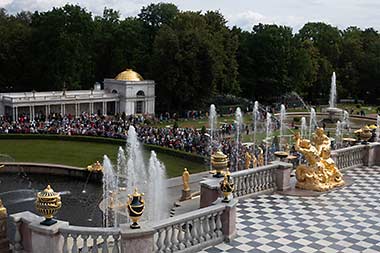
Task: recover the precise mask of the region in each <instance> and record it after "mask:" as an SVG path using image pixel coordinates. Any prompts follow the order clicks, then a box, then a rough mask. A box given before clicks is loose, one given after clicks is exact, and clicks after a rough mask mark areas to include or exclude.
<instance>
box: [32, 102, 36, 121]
mask: <svg viewBox="0 0 380 253" xmlns="http://www.w3.org/2000/svg"><path fill="white" fill-rule="evenodd" d="M32 114H33V118H32V119H34V118H35V117H36V111H35V108H34V105H33V106H32Z"/></svg>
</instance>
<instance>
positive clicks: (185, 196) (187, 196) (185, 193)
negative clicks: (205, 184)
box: [179, 190, 191, 201]
mask: <svg viewBox="0 0 380 253" xmlns="http://www.w3.org/2000/svg"><path fill="white" fill-rule="evenodd" d="M188 199H191V191H185V190H182V196H181V198H180V199H179V201H185V200H188Z"/></svg>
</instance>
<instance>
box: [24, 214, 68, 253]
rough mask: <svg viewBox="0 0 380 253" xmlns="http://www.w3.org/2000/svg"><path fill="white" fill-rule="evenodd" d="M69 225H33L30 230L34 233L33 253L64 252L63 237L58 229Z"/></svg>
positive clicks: (65, 223) (61, 223)
mask: <svg viewBox="0 0 380 253" xmlns="http://www.w3.org/2000/svg"><path fill="white" fill-rule="evenodd" d="M68 225H69V223H68V222H66V221H57V223H56V224H54V225H51V226H44V225H40V223H39V222H38V223H36V222H34V223H31V224H30V225H29V228H30V230H31V232H32V238H31V239H32V240H31V241H32V252H33V253H34V252H39V253H51V252H56V253H59V252H62V247H63V236H62V235H60V234H59V231H58V229H59V228H62V227H66V226H68Z"/></svg>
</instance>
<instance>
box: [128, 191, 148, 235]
mask: <svg viewBox="0 0 380 253" xmlns="http://www.w3.org/2000/svg"><path fill="white" fill-rule="evenodd" d="M142 196H144V193H139V192H138V191H137V188H136V189H135V192H134V193H133V194H132V195H130V194H128V203H127V209H128V213H129V217H130V218H131V220H132V224H131V228H132V229H137V228H140V225H139V224H138V223H137V222H138V221H139V220H140V218H141V216H142V214H143V211H144V208H145V202H144V200H143V199H142Z"/></svg>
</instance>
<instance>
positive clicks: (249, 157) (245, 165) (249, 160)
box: [244, 151, 252, 170]
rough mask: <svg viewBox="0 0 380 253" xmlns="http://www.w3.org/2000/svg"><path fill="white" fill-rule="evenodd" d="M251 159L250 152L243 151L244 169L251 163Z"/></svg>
mask: <svg viewBox="0 0 380 253" xmlns="http://www.w3.org/2000/svg"><path fill="white" fill-rule="evenodd" d="M251 160H252V156H251V154H250V153H249V152H248V151H247V152H245V164H244V169H246V170H247V169H249V165H251Z"/></svg>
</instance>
